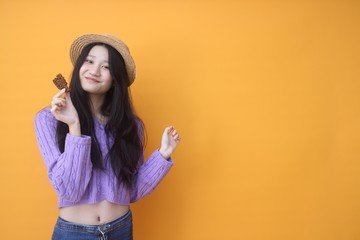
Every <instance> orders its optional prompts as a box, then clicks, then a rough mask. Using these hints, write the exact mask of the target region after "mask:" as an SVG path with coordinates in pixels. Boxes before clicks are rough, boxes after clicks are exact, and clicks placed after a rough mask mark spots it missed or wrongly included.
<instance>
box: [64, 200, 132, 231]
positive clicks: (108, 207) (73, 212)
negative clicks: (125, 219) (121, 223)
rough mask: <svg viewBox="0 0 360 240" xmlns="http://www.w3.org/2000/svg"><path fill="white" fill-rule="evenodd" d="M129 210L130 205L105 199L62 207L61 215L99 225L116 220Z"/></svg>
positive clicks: (65, 218)
mask: <svg viewBox="0 0 360 240" xmlns="http://www.w3.org/2000/svg"><path fill="white" fill-rule="evenodd" d="M128 211H129V206H128V205H119V204H115V203H111V202H108V201H106V200H103V201H101V202H98V203H96V204H81V205H75V206H70V207H63V208H60V210H59V216H60V217H61V218H62V219H64V220H66V221H69V222H73V223H78V224H86V225H99V224H104V223H108V222H111V221H114V220H115V219H117V218H119V217H121V216H123V215H124V214H126V213H127V212H128Z"/></svg>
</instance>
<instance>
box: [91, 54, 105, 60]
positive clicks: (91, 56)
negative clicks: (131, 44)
mask: <svg viewBox="0 0 360 240" xmlns="http://www.w3.org/2000/svg"><path fill="white" fill-rule="evenodd" d="M88 57H92V58H96V56H94V55H91V54H89V55H88ZM104 62H109V61H107V60H105V61H104Z"/></svg>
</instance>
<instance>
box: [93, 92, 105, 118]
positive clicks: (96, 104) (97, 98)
mask: <svg viewBox="0 0 360 240" xmlns="http://www.w3.org/2000/svg"><path fill="white" fill-rule="evenodd" d="M89 97H90V102H91V111H92V113H93V115H94V116H95V117H96V118H97V119H98V120H102V119H103V118H104V116H103V113H102V111H101V106H102V105H103V103H104V100H105V95H96V94H92V95H90V96H89Z"/></svg>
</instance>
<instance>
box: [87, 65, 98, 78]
mask: <svg viewBox="0 0 360 240" xmlns="http://www.w3.org/2000/svg"><path fill="white" fill-rule="evenodd" d="M89 72H90V74H91V75H93V76H99V75H100V68H99V67H98V66H96V65H93V66H92V67H91V68H90V71H89Z"/></svg>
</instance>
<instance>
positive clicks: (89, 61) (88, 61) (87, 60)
mask: <svg viewBox="0 0 360 240" xmlns="http://www.w3.org/2000/svg"><path fill="white" fill-rule="evenodd" d="M85 62H86V63H93V61H91V60H89V59H85Z"/></svg>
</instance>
